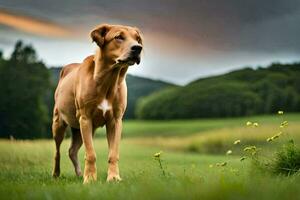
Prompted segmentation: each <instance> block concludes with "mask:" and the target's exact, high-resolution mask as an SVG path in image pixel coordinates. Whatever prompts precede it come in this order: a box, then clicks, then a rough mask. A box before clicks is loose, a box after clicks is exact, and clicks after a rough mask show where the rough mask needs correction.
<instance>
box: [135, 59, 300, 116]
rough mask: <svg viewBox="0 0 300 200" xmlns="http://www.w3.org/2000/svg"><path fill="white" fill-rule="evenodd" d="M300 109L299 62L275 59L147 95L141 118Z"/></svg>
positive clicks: (240, 113)
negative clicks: (264, 65)
mask: <svg viewBox="0 0 300 200" xmlns="http://www.w3.org/2000/svg"><path fill="white" fill-rule="evenodd" d="M278 110H285V111H289V112H297V111H300V63H294V64H280V63H274V64H272V65H270V66H268V67H267V68H258V69H252V68H245V69H242V70H236V71H233V72H229V73H227V74H224V75H219V76H213V77H208V78H202V79H198V80H196V81H193V82H191V83H190V84H188V85H186V86H184V87H174V88H170V89H166V90H163V91H160V92H156V93H154V94H152V95H150V96H147V97H145V98H143V99H141V101H140V102H139V104H138V107H137V115H138V117H139V118H141V119H184V118H202V117H234V116H245V115H253V114H263V113H273V112H276V111H278Z"/></svg>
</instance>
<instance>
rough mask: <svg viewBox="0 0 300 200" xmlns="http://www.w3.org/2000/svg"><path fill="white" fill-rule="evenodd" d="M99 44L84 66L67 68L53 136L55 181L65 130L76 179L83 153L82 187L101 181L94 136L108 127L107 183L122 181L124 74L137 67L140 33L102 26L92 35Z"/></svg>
mask: <svg viewBox="0 0 300 200" xmlns="http://www.w3.org/2000/svg"><path fill="white" fill-rule="evenodd" d="M90 37H91V38H92V40H93V42H95V43H96V44H97V51H96V53H95V55H91V56H88V57H86V58H85V59H84V60H83V62H82V63H72V64H69V65H66V66H64V67H63V69H62V70H61V72H60V78H59V82H58V85H57V88H56V91H55V95H54V99H55V105H54V110H53V123H52V132H53V138H54V141H55V145H56V153H55V156H54V169H53V173H52V174H53V176H54V177H58V176H59V175H60V145H61V143H62V141H63V138H64V134H65V130H66V128H67V126H69V127H70V128H71V132H72V139H71V145H70V148H69V157H70V159H71V161H72V163H73V165H74V168H75V173H76V175H77V176H81V175H82V172H81V169H80V165H79V162H78V150H79V148H80V147H81V146H82V143H83V144H84V147H85V167H84V173H83V183H89V182H91V181H95V180H96V179H97V169H96V153H95V150H94V146H93V135H94V132H95V129H96V128H98V127H103V126H104V125H105V127H106V135H107V141H108V148H109V153H108V172H107V181H120V180H121V177H120V175H119V167H118V161H119V143H120V139H121V132H122V118H123V115H124V112H125V109H126V105H127V86H126V81H125V77H126V72H127V69H128V67H129V66H132V65H134V64H139V63H140V60H141V51H142V49H143V42H142V37H141V33H140V31H139V29H138V28H136V27H130V26H122V25H109V24H102V25H100V26H98V27H96V28H95V29H93V30H92V31H91V33H90Z"/></svg>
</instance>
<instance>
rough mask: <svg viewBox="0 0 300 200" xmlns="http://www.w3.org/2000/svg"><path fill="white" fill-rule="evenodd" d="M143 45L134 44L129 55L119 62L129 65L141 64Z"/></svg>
mask: <svg viewBox="0 0 300 200" xmlns="http://www.w3.org/2000/svg"><path fill="white" fill-rule="evenodd" d="M142 49H143V47H142V46H141V45H134V46H132V47H131V48H130V53H129V55H128V56H127V57H126V58H124V59H122V58H121V59H118V60H117V62H118V63H121V64H122V63H124V64H128V65H134V64H135V63H136V64H140V62H141V51H142Z"/></svg>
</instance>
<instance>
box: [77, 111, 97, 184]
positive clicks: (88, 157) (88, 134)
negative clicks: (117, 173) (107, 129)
mask: <svg viewBox="0 0 300 200" xmlns="http://www.w3.org/2000/svg"><path fill="white" fill-rule="evenodd" d="M79 123H80V131H81V136H82V141H83V144H84V147H85V167H84V175H83V177H84V181H83V183H89V182H90V181H96V179H97V169H96V153H95V149H94V145H93V125H92V120H91V118H89V117H87V116H85V115H82V116H81V117H80V119H79Z"/></svg>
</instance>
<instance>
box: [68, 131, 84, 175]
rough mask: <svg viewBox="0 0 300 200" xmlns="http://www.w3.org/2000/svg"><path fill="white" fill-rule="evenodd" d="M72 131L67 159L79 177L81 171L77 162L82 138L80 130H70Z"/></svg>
mask: <svg viewBox="0 0 300 200" xmlns="http://www.w3.org/2000/svg"><path fill="white" fill-rule="evenodd" d="M71 130H72V139H71V146H70V148H69V157H70V159H71V161H72V163H73V165H74V168H75V173H76V175H77V176H81V175H82V173H81V169H80V164H79V162H78V150H79V149H80V147H81V145H82V138H81V133H80V129H76V128H71Z"/></svg>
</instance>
